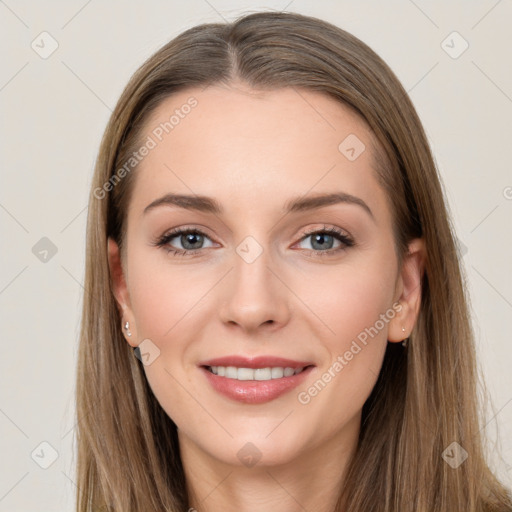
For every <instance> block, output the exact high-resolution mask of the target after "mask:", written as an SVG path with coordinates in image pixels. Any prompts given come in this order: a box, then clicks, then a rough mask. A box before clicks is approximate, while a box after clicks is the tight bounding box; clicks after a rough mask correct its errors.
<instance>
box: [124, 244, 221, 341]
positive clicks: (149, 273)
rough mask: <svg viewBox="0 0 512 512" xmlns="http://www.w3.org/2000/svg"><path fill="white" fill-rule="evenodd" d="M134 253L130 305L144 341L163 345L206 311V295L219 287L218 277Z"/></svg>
mask: <svg viewBox="0 0 512 512" xmlns="http://www.w3.org/2000/svg"><path fill="white" fill-rule="evenodd" d="M159 252H160V250H157V249H154V248H153V249H150V251H146V250H144V251H143V250H139V251H137V249H135V248H134V249H133V251H132V259H131V261H130V262H129V276H130V281H129V287H130V301H131V305H132V309H133V313H134V316H135V319H136V324H137V333H138V336H139V338H140V339H143V338H149V339H152V340H153V339H154V340H155V343H156V344H158V345H160V344H161V343H162V342H163V340H164V339H167V338H169V339H170V338H173V339H177V338H181V336H177V333H179V332H180V331H182V330H183V329H184V326H186V325H188V328H189V329H190V318H191V317H193V316H195V315H197V314H198V311H201V309H202V303H203V301H204V298H203V299H201V298H202V297H203V296H204V295H205V294H206V292H207V291H208V290H209V289H211V288H212V287H213V286H214V284H215V275H213V276H212V274H211V272H208V271H207V270H206V269H202V270H199V269H198V268H195V269H194V270H192V267H191V266H187V265H183V266H180V265H176V264H174V265H171V264H170V263H169V262H167V261H166V258H165V253H164V252H163V251H162V254H164V256H162V254H160V253H159Z"/></svg>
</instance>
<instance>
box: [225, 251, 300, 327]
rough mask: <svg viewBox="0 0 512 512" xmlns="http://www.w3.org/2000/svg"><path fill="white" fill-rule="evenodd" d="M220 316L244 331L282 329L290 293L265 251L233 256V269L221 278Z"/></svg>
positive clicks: (287, 314) (286, 315)
mask: <svg viewBox="0 0 512 512" xmlns="http://www.w3.org/2000/svg"><path fill="white" fill-rule="evenodd" d="M222 294H223V297H224V300H223V301H221V307H220V308H219V315H220V318H221V320H222V322H223V323H226V324H229V325H237V326H238V327H239V328H241V329H242V330H244V331H245V332H254V331H257V330H258V329H264V330H267V331H273V330H277V329H279V328H282V327H283V326H284V325H286V323H287V322H288V321H289V318H290V307H289V302H290V298H291V297H290V296H291V295H292V293H291V292H290V290H289V289H288V288H287V286H286V285H285V279H284V276H281V275H279V270H278V269H277V268H276V265H272V261H271V258H270V257H269V253H268V251H267V250H263V252H262V253H261V254H260V255H259V256H258V257H257V258H256V259H255V260H254V261H251V259H248V258H245V257H244V255H243V252H240V253H238V252H235V253H234V255H233V268H232V270H231V272H229V274H228V275H227V276H226V278H225V280H224V286H223V289H222Z"/></svg>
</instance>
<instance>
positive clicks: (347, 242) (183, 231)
mask: <svg viewBox="0 0 512 512" xmlns="http://www.w3.org/2000/svg"><path fill="white" fill-rule="evenodd" d="M188 234H199V235H202V236H204V237H207V238H209V237H208V235H207V234H206V233H204V232H203V231H201V230H200V229H195V228H177V229H175V230H173V231H170V232H168V233H166V234H165V235H162V236H161V237H159V238H158V239H157V240H155V241H154V242H153V245H155V246H157V247H161V248H162V249H164V250H166V251H167V253H172V254H173V255H174V256H180V257H182V256H194V255H196V254H197V253H198V252H200V251H201V250H202V249H190V250H187V249H174V248H172V247H168V246H167V244H168V243H169V241H170V240H172V239H173V238H176V237H177V236H179V235H188ZM317 234H328V235H331V236H333V237H334V238H336V239H337V240H338V241H340V242H341V243H342V244H343V245H342V246H340V247H338V248H337V249H323V250H319V251H315V250H313V249H306V250H308V251H311V252H313V253H314V255H315V257H325V256H332V255H333V254H337V253H338V252H339V251H343V250H345V249H347V248H348V247H353V246H354V245H355V242H354V240H352V238H350V237H349V236H347V235H345V234H344V233H342V232H341V231H340V230H339V229H337V228H333V227H327V226H324V228H323V229H315V230H312V231H308V232H306V233H304V234H303V235H302V237H301V239H300V242H302V241H303V240H305V239H306V238H308V237H309V236H311V235H317Z"/></svg>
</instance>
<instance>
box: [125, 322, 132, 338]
mask: <svg viewBox="0 0 512 512" xmlns="http://www.w3.org/2000/svg"><path fill="white" fill-rule="evenodd" d="M124 328H125V329H126V335H127V336H131V335H132V333H131V332H130V324H129V323H128V322H126V323H125V324H124Z"/></svg>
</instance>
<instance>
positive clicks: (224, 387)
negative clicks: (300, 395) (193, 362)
mask: <svg viewBox="0 0 512 512" xmlns="http://www.w3.org/2000/svg"><path fill="white" fill-rule="evenodd" d="M199 367H200V369H201V373H202V374H203V375H204V376H205V377H206V381H207V382H208V383H209V384H210V385H211V386H212V388H213V389H214V390H215V391H217V392H218V393H220V394H222V395H224V396H225V397H227V398H229V399H231V400H236V401H238V402H242V403H246V404H261V403H264V402H269V401H271V400H274V399H276V398H278V397H279V396H281V395H284V394H285V393H287V392H289V391H291V390H292V389H294V388H295V387H297V386H298V385H299V384H300V383H302V382H304V380H305V379H306V378H307V377H308V376H309V375H310V373H311V372H313V371H314V370H315V365H314V363H312V362H311V361H297V360H293V359H286V358H282V357H274V356H258V357H253V358H246V357H242V356H235V355H233V356H226V357H219V358H216V359H209V360H208V361H203V362H202V363H201V364H200V365H199ZM212 367H226V368H227V367H236V368H252V369H257V368H278V367H281V368H293V369H296V370H300V369H302V371H300V372H299V373H294V374H293V375H290V376H283V377H281V378H275V379H272V380H237V379H234V378H227V377H225V376H219V375H216V374H215V373H212V371H211V369H212Z"/></svg>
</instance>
